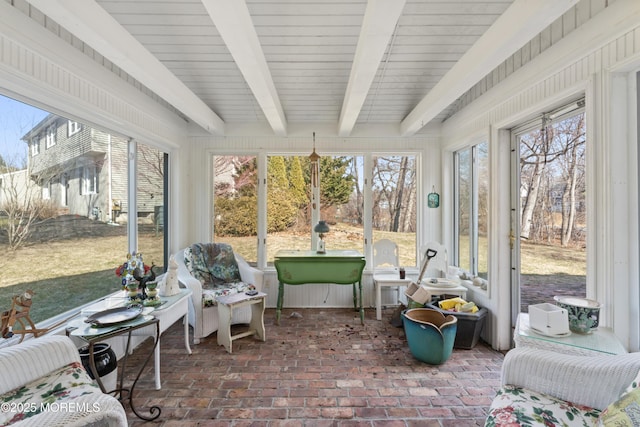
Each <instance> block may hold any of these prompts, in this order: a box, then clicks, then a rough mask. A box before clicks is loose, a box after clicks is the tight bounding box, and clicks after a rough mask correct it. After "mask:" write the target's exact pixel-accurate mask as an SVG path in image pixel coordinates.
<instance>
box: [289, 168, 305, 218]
mask: <svg viewBox="0 0 640 427" xmlns="http://www.w3.org/2000/svg"><path fill="white" fill-rule="evenodd" d="M289 189H290V191H291V195H292V197H293V199H294V200H295V202H296V205H297V206H298V207H299V208H301V207H304V206H306V205H307V204H308V203H309V196H308V194H307V183H306V182H305V180H304V175H303V173H302V165H301V164H300V157H299V156H293V157H290V158H289Z"/></svg>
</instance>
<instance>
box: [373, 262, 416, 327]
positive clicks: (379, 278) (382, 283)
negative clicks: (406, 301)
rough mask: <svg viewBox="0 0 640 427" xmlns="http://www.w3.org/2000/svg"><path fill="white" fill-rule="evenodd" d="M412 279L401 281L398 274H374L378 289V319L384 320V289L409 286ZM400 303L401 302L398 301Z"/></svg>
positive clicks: (375, 284) (374, 281)
mask: <svg viewBox="0 0 640 427" xmlns="http://www.w3.org/2000/svg"><path fill="white" fill-rule="evenodd" d="M410 283H411V279H409V278H404V279H401V278H400V276H399V274H398V272H394V273H374V274H373V284H374V286H375V288H376V319H378V320H382V288H383V287H398V288H399V287H400V286H409V284H410ZM398 303H400V301H398Z"/></svg>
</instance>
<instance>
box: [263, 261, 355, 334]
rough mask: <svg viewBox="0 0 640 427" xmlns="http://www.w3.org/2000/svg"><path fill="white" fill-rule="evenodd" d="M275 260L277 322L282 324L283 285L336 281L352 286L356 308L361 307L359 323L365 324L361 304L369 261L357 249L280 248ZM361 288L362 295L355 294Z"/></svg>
mask: <svg viewBox="0 0 640 427" xmlns="http://www.w3.org/2000/svg"><path fill="white" fill-rule="evenodd" d="M273 263H274V264H275V267H276V271H277V272H278V306H277V308H276V323H277V324H278V325H279V324H280V314H281V313H282V301H283V299H284V285H303V284H307V283H335V284H337V285H352V286H353V307H354V308H355V309H356V310H358V309H359V310H360V322H361V323H362V324H364V308H363V307H362V271H363V270H364V266H365V264H366V261H365V259H364V256H363V255H362V254H361V253H359V252H358V251H327V252H326V253H324V254H319V253H317V252H316V251H291V250H284V251H278V252H277V253H276V255H275V258H274V261H273ZM356 284H357V285H358V288H359V298H360V302H359V303H358V295H357V294H356Z"/></svg>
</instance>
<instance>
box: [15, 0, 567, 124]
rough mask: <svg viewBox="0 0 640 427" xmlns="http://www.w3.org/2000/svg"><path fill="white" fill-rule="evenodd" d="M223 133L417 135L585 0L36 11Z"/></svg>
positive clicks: (151, 5) (175, 1)
mask: <svg viewBox="0 0 640 427" xmlns="http://www.w3.org/2000/svg"><path fill="white" fill-rule="evenodd" d="M27 1H28V2H29V3H31V4H32V5H33V6H35V7H36V8H38V9H40V10H41V11H42V12H43V13H44V14H45V15H47V16H49V17H51V18H52V19H54V20H55V21H57V22H58V23H59V24H60V25H62V26H63V27H65V28H66V29H67V30H68V31H70V32H71V33H73V34H74V35H75V36H76V37H78V38H79V39H80V40H83V41H84V42H85V43H87V44H88V45H89V46H91V47H92V48H93V49H95V50H96V51H98V52H100V53H101V54H102V55H103V56H104V57H106V58H107V59H109V60H110V61H112V62H113V63H114V64H116V65H118V66H119V67H120V68H121V69H123V70H124V71H126V72H127V73H129V74H130V75H131V76H132V77H134V78H135V79H137V80H138V81H139V82H140V83H142V84H143V85H145V86H147V87H148V88H149V89H150V90H152V91H154V92H155V93H157V94H158V95H159V96H160V97H162V98H163V99H165V100H166V101H167V102H169V103H170V104H172V105H173V106H174V107H175V108H176V109H178V110H179V111H181V112H182V113H183V114H184V115H185V116H186V117H188V118H189V119H190V120H192V121H193V122H195V123H197V124H198V125H200V126H201V127H202V128H203V129H205V130H207V131H209V132H212V133H214V134H224V125H225V123H255V122H258V123H261V124H268V125H269V126H270V127H271V129H272V130H273V132H274V133H275V134H276V135H287V132H288V127H289V126H290V125H292V124H297V123H324V124H328V125H329V126H335V129H336V133H337V134H340V135H343V136H347V135H349V134H351V132H352V131H353V129H354V128H355V127H359V126H367V125H375V124H387V125H388V124H391V125H397V127H398V134H399V135H405V136H409V135H412V134H415V133H416V132H419V131H420V130H421V129H422V128H423V127H424V126H426V125H428V124H429V123H439V122H441V121H442V120H443V119H444V118H446V117H447V115H448V112H449V110H450V108H451V104H452V103H453V102H455V100H456V99H457V98H458V97H460V96H461V95H462V94H463V93H464V92H465V91H466V90H468V89H469V88H471V87H472V86H473V84H475V83H476V82H477V81H479V80H480V79H482V78H483V77H484V76H486V75H487V74H488V73H489V72H490V71H491V70H492V69H493V68H495V67H496V66H498V65H499V64H500V63H501V62H502V61H504V60H505V59H506V58H507V57H508V56H509V55H511V54H512V53H513V52H515V51H516V50H517V49H519V48H520V47H521V46H522V45H523V44H524V43H526V42H527V41H529V40H530V39H531V38H532V37H533V36H535V35H536V34H538V33H539V32H540V31H542V30H543V29H544V28H545V27H546V26H548V25H550V24H551V23H552V22H553V21H554V20H555V19H557V18H558V17H559V16H561V15H562V14H563V13H564V12H566V11H567V10H568V9H569V8H570V7H571V6H573V5H574V4H575V3H576V2H577V1H578V0H536V1H531V0H369V1H366V0H157V1H154V0H27Z"/></svg>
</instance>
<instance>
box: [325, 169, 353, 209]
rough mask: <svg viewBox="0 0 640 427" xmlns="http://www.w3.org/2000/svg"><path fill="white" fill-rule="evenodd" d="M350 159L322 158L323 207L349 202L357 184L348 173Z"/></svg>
mask: <svg viewBox="0 0 640 427" xmlns="http://www.w3.org/2000/svg"><path fill="white" fill-rule="evenodd" d="M350 162H351V159H350V158H349V157H322V158H321V159H320V177H321V178H320V200H321V202H322V204H323V207H328V206H338V205H342V204H345V203H347V202H348V201H349V197H350V196H351V194H352V193H353V188H354V186H355V184H356V182H355V177H354V176H353V175H351V173H349V172H348V167H349V163H350Z"/></svg>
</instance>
